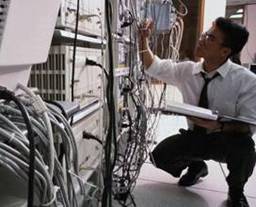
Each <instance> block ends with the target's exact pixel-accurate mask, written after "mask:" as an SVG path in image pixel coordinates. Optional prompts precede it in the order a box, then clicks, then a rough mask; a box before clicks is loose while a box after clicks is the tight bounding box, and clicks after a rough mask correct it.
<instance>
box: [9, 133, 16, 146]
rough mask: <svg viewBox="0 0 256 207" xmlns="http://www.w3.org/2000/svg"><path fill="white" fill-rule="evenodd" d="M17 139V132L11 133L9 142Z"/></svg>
mask: <svg viewBox="0 0 256 207" xmlns="http://www.w3.org/2000/svg"><path fill="white" fill-rule="evenodd" d="M14 139H15V132H13V133H11V138H10V139H9V141H8V143H10V144H11V143H12V141H13V140H14Z"/></svg>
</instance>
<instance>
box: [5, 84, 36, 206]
mask: <svg viewBox="0 0 256 207" xmlns="http://www.w3.org/2000/svg"><path fill="white" fill-rule="evenodd" d="M0 98H1V99H6V100H13V101H14V102H15V103H16V104H17V106H18V108H19V109H20V111H21V113H22V115H23V117H24V121H25V123H26V126H27V130H28V139H29V148H30V162H29V183H28V207H33V202H34V194H33V192H34V174H35V163H34V162H35V143H34V139H33V130H32V127H31V122H30V119H29V116H28V113H27V111H26V109H25V107H24V106H23V105H22V104H21V103H20V101H19V100H18V99H17V98H16V97H15V96H14V95H13V94H12V92H10V91H8V90H7V89H6V88H3V87H1V88H0Z"/></svg>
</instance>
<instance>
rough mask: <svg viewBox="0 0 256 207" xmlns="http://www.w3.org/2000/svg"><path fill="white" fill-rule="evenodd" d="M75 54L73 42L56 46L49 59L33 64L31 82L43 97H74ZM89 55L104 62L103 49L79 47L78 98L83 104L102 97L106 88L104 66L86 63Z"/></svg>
mask: <svg viewBox="0 0 256 207" xmlns="http://www.w3.org/2000/svg"><path fill="white" fill-rule="evenodd" d="M72 54H73V48H72V47H71V46H64V45H61V46H52V47H51V48H50V52H49V56H48V59H47V62H46V63H42V64H37V65H34V66H33V67H32V69H31V76H30V80H29V86H30V87H36V88H37V89H38V91H39V94H40V95H41V96H42V98H43V99H46V100H55V101H71V80H72V76H71V72H72ZM86 58H89V59H92V60H94V61H96V62H98V63H101V62H102V54H101V50H99V49H93V48H81V47H79V48H77V55H76V69H75V79H74V82H75V83H74V101H75V102H76V103H79V104H80V105H81V106H82V107H83V106H86V105H89V104H91V103H93V102H94V101H95V100H99V99H101V97H102V90H103V83H102V80H103V73H102V70H101V69H100V68H99V67H97V66H90V65H86V64H85V61H86Z"/></svg>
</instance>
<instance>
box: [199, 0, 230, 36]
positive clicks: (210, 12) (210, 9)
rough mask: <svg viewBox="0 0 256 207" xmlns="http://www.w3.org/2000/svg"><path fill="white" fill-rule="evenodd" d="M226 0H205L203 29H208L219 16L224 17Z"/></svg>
mask: <svg viewBox="0 0 256 207" xmlns="http://www.w3.org/2000/svg"><path fill="white" fill-rule="evenodd" d="M225 10H226V0H214V1H213V0H205V9H204V23H203V31H206V30H208V29H209V28H210V27H211V25H212V22H213V21H214V20H215V19H216V18H217V17H219V16H222V17H224V16H225Z"/></svg>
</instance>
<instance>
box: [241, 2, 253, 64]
mask: <svg viewBox="0 0 256 207" xmlns="http://www.w3.org/2000/svg"><path fill="white" fill-rule="evenodd" d="M255 20H256V4H251V5H246V6H245V18H244V25H245V26H246V28H247V29H248V31H249V32H250V37H249V40H248V43H247V44H246V46H245V47H244V49H243V51H242V53H241V61H242V63H252V62H254V63H255V62H256V47H255V46H256V29H255V28H256V22H255Z"/></svg>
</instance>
